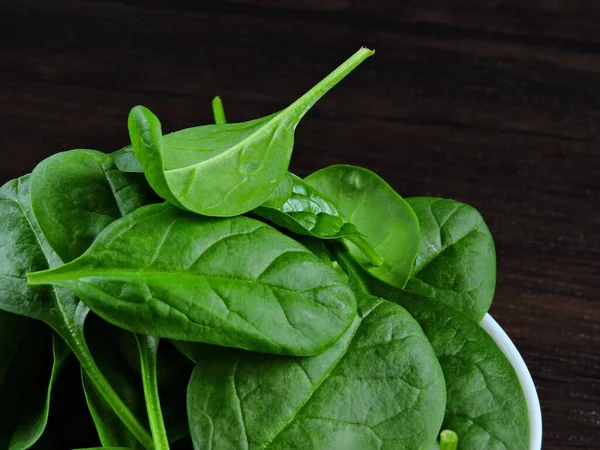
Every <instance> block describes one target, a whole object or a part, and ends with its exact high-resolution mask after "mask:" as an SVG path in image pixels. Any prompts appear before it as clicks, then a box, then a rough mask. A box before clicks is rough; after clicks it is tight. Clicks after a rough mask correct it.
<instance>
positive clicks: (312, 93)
mask: <svg viewBox="0 0 600 450" xmlns="http://www.w3.org/2000/svg"><path fill="white" fill-rule="evenodd" d="M374 53H375V52H374V51H373V50H369V49H368V48H365V47H361V48H360V49H359V50H358V51H357V52H356V53H354V55H352V56H351V57H350V58H348V59H347V60H346V61H344V62H343V63H342V64H341V65H340V66H339V67H338V68H337V69H335V70H334V71H333V72H331V73H330V74H329V75H327V76H326V77H325V78H323V79H322V80H321V81H320V82H319V83H318V84H317V85H315V86H314V87H313V88H312V89H311V90H309V91H308V92H307V93H305V94H304V95H303V96H302V97H300V98H299V99H298V100H296V101H295V102H294V103H292V104H291V105H290V106H288V107H287V108H286V109H285V110H284V111H282V113H281V114H283V115H286V112H287V113H290V116H291V117H293V118H294V119H295V121H296V123H297V122H298V121H299V120H300V119H301V118H302V117H303V116H304V114H306V112H307V111H308V110H309V109H310V108H312V107H313V105H314V104H315V103H317V101H318V100H319V99H320V98H321V97H323V95H325V94H326V93H327V92H328V91H329V90H330V89H331V88H332V87H334V86H335V85H336V84H338V83H339V82H340V81H342V80H343V79H344V78H345V77H346V76H347V75H348V74H349V73H350V72H352V71H353V70H354V69H356V67H358V66H359V65H360V64H361V63H362V62H363V61H364V60H365V59H367V58H368V57H369V56H371V55H373V54H374Z"/></svg>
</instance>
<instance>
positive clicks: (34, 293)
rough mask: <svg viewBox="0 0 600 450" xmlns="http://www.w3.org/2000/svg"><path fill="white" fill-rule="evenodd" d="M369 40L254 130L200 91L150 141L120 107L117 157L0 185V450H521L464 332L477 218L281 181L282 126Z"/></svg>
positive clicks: (316, 178)
mask: <svg viewBox="0 0 600 450" xmlns="http://www.w3.org/2000/svg"><path fill="white" fill-rule="evenodd" d="M372 53H373V52H372V51H370V50H368V49H364V48H363V49H360V50H359V51H358V52H357V53H356V54H354V55H353V56H352V57H351V58H349V59H348V60H347V61H346V62H344V63H343V64H342V65H341V66H339V67H338V68H337V69H336V70H335V71H333V72H332V73H331V74H330V75H328V76H327V77H325V78H324V79H323V80H322V81H321V82H319V83H318V84H317V85H316V86H315V87H313V88H312V89H310V90H309V91H308V92H307V93H306V94H304V95H303V96H301V97H300V98H299V99H298V100H297V101H295V102H294V103H292V104H291V105H290V106H289V107H287V108H285V109H283V110H281V111H279V112H277V113H275V114H272V115H270V116H267V117H263V118H260V119H256V120H251V121H249V122H242V123H227V122H226V120H225V113H224V111H223V106H222V102H221V100H220V99H219V98H216V99H215V101H214V102H213V108H214V115H215V124H211V125H205V126H199V127H194V128H188V129H184V130H180V131H176V132H174V133H170V134H166V135H163V133H162V130H161V124H160V122H159V120H158V118H157V117H156V116H155V115H154V114H153V113H152V112H151V111H149V110H148V109H147V108H144V107H142V106H136V107H135V108H133V110H132V111H131V113H130V115H129V121H128V126H129V133H130V137H131V145H130V146H128V147H125V148H123V149H121V150H119V151H117V152H114V153H113V154H104V153H101V152H98V151H94V150H83V149H82V150H71V151H67V152H63V153H59V154H56V155H53V156H51V157H50V158H48V159H46V160H44V161H42V162H41V163H40V164H39V165H38V166H37V167H36V168H35V170H33V172H32V173H31V174H29V175H25V176H23V177H21V178H19V179H16V180H12V181H10V182H8V183H6V184H5V185H4V186H2V187H1V188H0V449H10V450H21V449H23V450H24V449H29V448H37V449H43V448H54V449H56V448H73V447H74V446H77V447H83V446H87V447H88V448H92V447H95V448H100V447H102V448H113V449H117V448H120V449H146V450H151V449H155V450H167V449H177V448H180V449H185V448H194V449H214V450H218V449H266V448H268V449H315V450H318V449H327V450H330V449H340V450H347V449H423V450H430V449H433V448H438V447H439V448H442V449H447V450H451V449H456V448H457V446H458V448H463V449H501V448H503V449H526V448H527V447H528V433H529V429H528V420H527V409H526V404H525V398H524V395H523V392H522V390H521V387H520V384H519V380H518V379H517V376H516V374H515V371H514V369H513V367H512V366H511V364H510V363H509V362H508V360H507V359H506V358H505V357H504V355H503V353H502V351H501V350H500V349H499V348H498V347H497V345H496V344H495V343H494V341H493V340H492V339H491V338H490V337H489V336H488V335H487V334H486V333H485V332H484V331H483V330H482V328H481V327H480V326H479V321H480V320H481V319H482V317H483V316H484V314H485V313H486V312H487V310H488V308H489V307H490V303H491V301H492V297H493V294H494V287H495V278H496V266H495V253H494V243H493V240H492V237H491V235H490V232H489V230H488V228H487V227H486V225H485V223H484V221H483V219H482V218H481V216H480V215H479V213H478V212H477V211H476V210H475V209H473V208H472V207H470V206H468V205H465V204H463V203H459V202H456V201H453V200H447V199H439V198H408V199H403V198H402V197H400V195H398V194H397V193H396V192H395V191H394V190H393V189H392V188H391V187H390V186H389V185H388V184H387V183H386V182H385V181H384V180H382V179H381V178H380V177H379V176H377V175H376V174H374V173H373V172H371V171H369V170H367V169H364V168H360V167H352V166H347V165H336V166H331V167H326V168H324V169H322V170H319V171H317V172H315V173H313V174H312V175H310V176H308V177H306V178H305V179H302V178H300V177H298V176H296V175H294V174H292V173H290V172H289V162H290V157H291V154H292V149H293V143H294V130H295V128H296V126H297V124H298V122H299V121H300V120H301V118H302V117H303V116H304V114H305V113H306V112H307V111H308V110H309V109H310V108H311V107H312V106H313V105H314V104H315V102H316V101H317V100H318V99H319V98H321V97H322V96H323V95H324V94H325V93H326V92H327V91H328V90H329V89H331V88H332V87H333V86H335V85H336V84H337V83H338V82H339V81H340V80H342V79H343V78H344V77H345V76H346V75H348V74H349V73H350V72H351V71H352V70H353V69H354V68H356V67H357V66H358V65H359V64H361V63H362V62H363V61H364V60H365V59H366V58H367V57H369V56H370V55H371V54H372ZM75 392H77V393H78V394H77V395H75ZM55 410H56V412H55ZM85 420H87V423H88V425H89V426H87V427H84V426H82V427H77V430H76V431H75V430H74V429H73V426H72V424H73V423H80V422H82V421H85ZM457 436H458V439H457ZM457 441H458V444H457Z"/></svg>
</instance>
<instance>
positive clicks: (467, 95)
mask: <svg viewBox="0 0 600 450" xmlns="http://www.w3.org/2000/svg"><path fill="white" fill-rule="evenodd" d="M0 30H1V31H0V57H1V59H0V68H1V70H0V81H1V83H0V181H2V182H4V181H6V180H8V179H10V178H13V177H16V176H18V175H21V174H23V173H26V172H29V171H31V170H32V169H33V167H34V166H35V164H36V163H37V162H39V161H40V160H41V159H42V158H44V157H46V156H48V155H50V154H53V153H56V152H59V151H62V150H67V149H71V148H78V147H83V148H95V149H98V150H102V151H112V150H114V149H117V148H119V147H120V146H122V145H124V144H126V143H127V130H126V117H127V113H128V111H129V109H130V108H131V107H132V106H133V105H135V104H138V103H141V104H144V105H146V106H148V107H150V108H151V109H152V110H153V111H155V112H156V113H157V114H158V116H159V117H161V119H162V121H163V129H164V130H166V131H170V130H175V129H179V128H183V127H187V126H192V125H198V124H202V123H208V122H209V121H211V112H210V100H211V98H212V96H214V95H215V94H219V95H221V96H222V98H223V99H224V101H225V106H226V108H227V113H228V118H229V119H230V120H232V121H237V120H246V119H250V118H254V117H258V116H261V115H264V114H268V113H271V112H274V111H277V110H278V109H280V108H282V107H283V106H285V105H287V104H288V103H289V102H290V101H292V100H294V99H295V98H297V97H298V96H299V95H300V94H301V93H302V92H304V90H306V89H307V88H309V87H310V86H312V85H313V84H314V83H315V82H316V81H318V80H320V79H321V77H322V76H324V75H325V74H327V73H328V72H329V71H330V70H331V69H333V68H334V67H335V66H336V65H337V64H338V63H340V62H341V61H342V60H343V59H344V58H346V57H347V56H349V55H350V54H351V53H352V52H354V51H355V50H356V49H357V48H358V46H360V45H367V46H370V47H373V48H375V49H376V51H377V53H376V55H375V57H373V58H371V59H370V60H369V61H367V62H366V63H365V64H364V65H363V66H361V67H360V69H359V70H357V71H356V72H355V73H353V74H352V75H351V76H350V77H349V78H348V79H347V80H345V81H344V82H343V83H341V84H340V85H339V86H337V87H336V88H335V89H334V90H333V91H332V92H331V93H330V94H328V95H327V96H326V97H325V98H324V99H323V100H322V101H321V102H319V104H318V105H317V107H316V108H315V109H314V110H313V111H311V112H310V113H309V114H308V116H307V117H306V118H305V120H304V121H303V122H302V123H301V125H300V126H299V127H298V132H297V135H296V136H297V139H296V142H297V143H296V150H295V154H294V158H293V168H294V171H295V172H297V173H298V174H300V175H305V174H308V173H310V172H311V171H313V170H315V169H318V168H320V167H323V166H325V165H328V164H333V163H342V162H345V163H351V164H359V165H363V166H365V167H368V168H370V169H372V170H375V171H377V172H378V173H380V174H381V175H382V176H383V177H384V178H385V179H386V180H388V181H389V182H390V184H391V185H392V186H393V187H394V188H396V189H397V190H398V191H399V192H400V193H401V194H402V195H405V196H415V195H434V196H444V197H450V198H454V199H457V200H461V201H464V202H467V203H469V204H471V205H473V206H475V207H476V208H477V209H479V210H480V211H481V213H482V214H483V216H484V217H485V219H486V220H487V222H488V224H489V226H490V228H491V230H492V232H493V234H494V236H495V239H496V244H497V253H498V271H499V278H498V287H497V295H496V299H495V303H494V305H493V307H492V313H493V315H494V317H495V318H496V319H497V320H498V321H499V323H500V324H501V325H503V326H504V328H505V329H506V331H507V332H508V334H509V335H510V336H511V337H512V338H513V339H514V341H515V343H516V345H517V347H518V348H519V349H520V350H521V352H522V354H523V356H524V358H525V360H526V362H527V363H528V365H529V367H530V369H531V372H532V375H533V378H534V380H535V382H536V385H537V387H538V389H539V395H540V398H541V401H542V406H543V415H544V425H545V436H544V448H545V449H575V448H577V449H584V448H587V449H591V448H598V445H600V444H599V442H600V299H599V295H600V233H599V231H598V230H599V229H600V212H599V208H600V3H598V2H592V1H587V0H572V1H569V2H565V1H558V0H532V1H529V2H523V1H520V0H470V1H469V0H462V1H459V0H420V1H417V0H408V1H403V2H399V1H395V0H375V1H368V2H366V1H358V0H319V1H315V0H310V1H303V2H297V1H280V0H262V1H261V0H246V1H245V0H237V1H221V2H196V1H192V0H187V1H183V0H177V1H170V2H166V1H165V2H160V1H156V0H138V1H129V2H118V1H102V2H100V1H90V0H84V1H74V0H54V1H53V2H47V1H31V0H20V1H18V2H10V1H0Z"/></svg>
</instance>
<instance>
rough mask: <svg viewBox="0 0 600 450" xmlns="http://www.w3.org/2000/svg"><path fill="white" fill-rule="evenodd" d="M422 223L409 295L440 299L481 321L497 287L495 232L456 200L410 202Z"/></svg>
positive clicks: (413, 200) (412, 200)
mask: <svg viewBox="0 0 600 450" xmlns="http://www.w3.org/2000/svg"><path fill="white" fill-rule="evenodd" d="M406 201H407V202H408V203H409V205H410V206H411V207H412V209H413V211H414V212H415V214H416V215H417V217H418V218H419V224H420V227H421V246H420V248H419V253H418V255H417V259H416V260H415V264H414V268H413V272H412V274H411V277H410V280H408V283H407V284H406V287H405V289H406V290H407V291H411V292H414V293H416V294H421V295H423V296H425V297H431V298H437V299H438V300H440V301H443V302H445V303H447V304H448V305H449V306H452V307H453V308H456V309H458V310H459V311H460V312H462V313H463V314H465V315H467V316H469V317H471V318H472V319H473V320H475V321H476V322H478V323H479V322H480V321H481V319H482V318H483V316H484V315H485V313H486V312H487V311H488V309H489V308H490V305H491V304H492V300H493V298H494V289H495V286H496V252H495V249H494V240H493V238H492V235H491V233H490V230H489V229H488V227H487V226H486V225H485V222H484V221H483V218H482V217H481V215H480V214H479V213H478V212H477V211H476V210H475V209H474V208H472V207H471V206H469V205H465V204H464V203H459V202H456V201H454V200H446V199H441V198H429V197H415V198H409V199H407V200H406Z"/></svg>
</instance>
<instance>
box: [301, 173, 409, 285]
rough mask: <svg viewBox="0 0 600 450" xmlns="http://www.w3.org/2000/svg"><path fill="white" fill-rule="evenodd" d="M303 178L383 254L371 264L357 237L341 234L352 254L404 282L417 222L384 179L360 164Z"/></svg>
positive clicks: (386, 277) (373, 270) (379, 274)
mask: <svg viewBox="0 0 600 450" xmlns="http://www.w3.org/2000/svg"><path fill="white" fill-rule="evenodd" d="M305 181H306V182H307V183H308V184H310V185H311V186H314V187H315V188H316V189H317V190H318V191H319V192H321V193H322V194H323V195H325V196H326V197H327V198H329V199H331V200H332V201H333V202H334V204H335V205H336V206H337V207H339V209H340V210H341V212H342V213H343V214H344V215H345V217H347V218H348V220H349V222H350V223H353V224H354V225H356V227H357V228H358V229H359V230H360V231H361V233H363V234H364V235H365V238H364V240H365V241H366V243H367V244H368V245H369V246H370V247H371V248H372V249H374V251H375V252H376V253H377V255H379V256H381V257H382V258H383V265H380V266H376V265H373V264H372V261H369V259H368V258H367V257H366V256H365V255H368V254H369V251H368V248H367V249H366V251H365V246H364V245H363V244H362V242H361V241H357V240H351V241H349V240H348V239H345V240H344V242H345V244H346V245H347V246H348V248H349V250H350V253H351V254H352V256H353V258H355V259H356V261H358V262H359V263H360V264H361V265H362V266H363V267H365V268H366V269H367V271H368V272H369V273H370V274H371V275H372V276H374V277H376V278H379V279H381V280H383V281H385V282H386V283H389V284H391V285H392V286H396V287H404V285H405V284H406V281H407V280H408V278H409V276H410V272H411V268H412V264H413V262H414V260H415V256H416V255H417V250H418V248H419V222H418V220H417V217H416V216H415V214H414V212H413V211H412V209H411V207H410V206H409V205H408V203H406V202H405V201H404V200H403V199H402V197H400V196H399V195H398V194H397V193H396V192H395V191H394V190H393V189H392V188H391V187H390V186H389V185H388V184H387V183H386V182H385V181H383V180H382V179H381V178H380V177H379V176H378V175H376V174H375V173H373V172H371V171H370V170H367V169H363V168H361V167H354V166H347V165H335V166H329V167H326V168H324V169H321V170H319V171H317V172H315V173H313V174H311V175H309V176H308V177H307V178H306V179H305Z"/></svg>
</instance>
